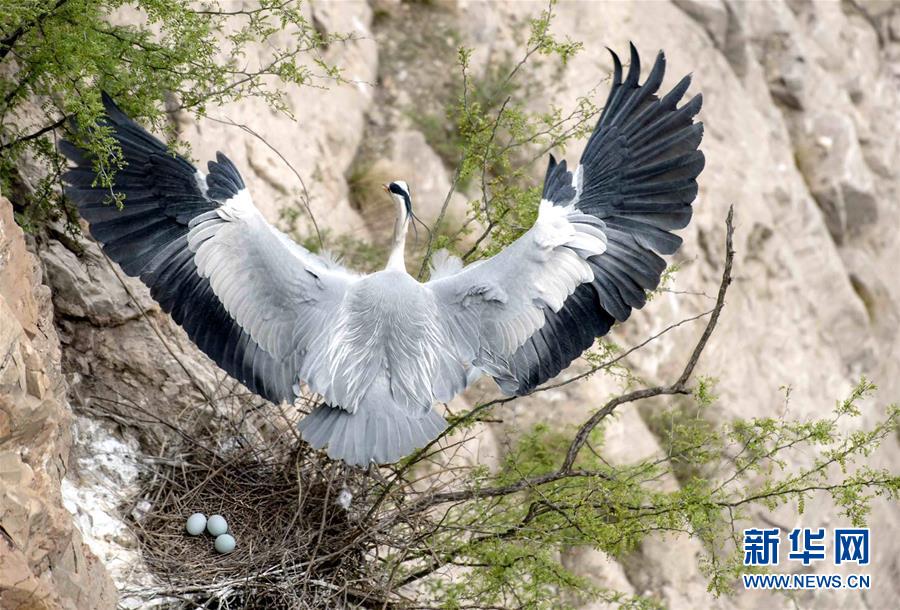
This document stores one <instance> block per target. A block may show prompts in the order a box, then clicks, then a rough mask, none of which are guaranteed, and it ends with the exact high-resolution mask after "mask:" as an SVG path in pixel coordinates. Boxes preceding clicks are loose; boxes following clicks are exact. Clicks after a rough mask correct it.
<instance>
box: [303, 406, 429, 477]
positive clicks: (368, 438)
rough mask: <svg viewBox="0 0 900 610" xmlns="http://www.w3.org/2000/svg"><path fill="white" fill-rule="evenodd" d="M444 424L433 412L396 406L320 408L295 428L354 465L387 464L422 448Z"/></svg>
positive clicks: (307, 440)
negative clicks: (353, 411)
mask: <svg viewBox="0 0 900 610" xmlns="http://www.w3.org/2000/svg"><path fill="white" fill-rule="evenodd" d="M446 427H447V422H446V421H445V420H444V418H443V417H441V416H440V415H439V414H438V413H437V412H436V411H435V410H434V409H429V410H428V412H427V413H421V412H418V413H412V412H410V411H409V409H403V408H401V407H398V406H396V405H378V406H375V405H370V406H368V408H367V406H365V405H360V407H359V409H358V410H357V411H356V412H355V413H350V412H349V411H345V410H344V409H341V408H339V407H332V406H330V405H324V404H323V405H321V406H319V407H317V408H316V409H315V410H314V411H313V412H312V413H310V414H309V415H307V416H306V417H305V418H303V421H301V422H300V424H299V426H298V428H299V430H300V434H301V436H302V437H303V440H305V441H306V442H307V443H309V444H310V445H311V446H312V447H313V448H315V449H323V448H326V447H327V452H328V456H329V457H331V458H332V459H335V460H338V459H339V460H344V461H345V462H346V463H348V464H351V465H354V466H367V465H368V464H369V463H371V462H375V463H376V464H390V463H392V462H396V461H397V460H399V459H400V458H402V457H404V456H406V455H409V454H410V453H412V452H413V451H414V450H415V449H418V448H420V447H424V446H425V445H427V444H428V443H429V442H430V441H432V440H433V439H434V438H436V437H437V435H438V434H440V433H441V431H442V430H444V428H446Z"/></svg>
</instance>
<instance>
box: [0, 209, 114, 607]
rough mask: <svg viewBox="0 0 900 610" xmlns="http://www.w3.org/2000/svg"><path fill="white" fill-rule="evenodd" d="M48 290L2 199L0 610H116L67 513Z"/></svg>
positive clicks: (65, 412)
mask: <svg viewBox="0 0 900 610" xmlns="http://www.w3.org/2000/svg"><path fill="white" fill-rule="evenodd" d="M59 356H60V351H59V343H58V340H57V338H56V330H55V329H54V326H53V312H52V307H51V305H50V290H49V289H48V288H47V286H45V285H44V284H43V282H42V281H41V272H40V267H39V265H38V262H37V260H36V259H35V258H34V257H33V256H32V255H31V254H29V253H28V251H27V250H26V248H25V240H24V236H23V235H22V232H21V230H20V229H19V227H18V226H16V224H15V222H14V220H13V214H12V206H11V205H10V203H9V201H8V200H6V199H5V198H3V197H0V608H3V609H4V610H5V609H7V608H8V609H10V610H15V609H17V608H28V609H31V608H34V609H36V610H37V609H47V610H50V609H63V608H65V609H67V610H81V609H82V608H97V609H103V608H114V607H115V605H116V599H117V597H118V596H117V594H116V591H115V588H114V587H113V583H112V581H111V580H110V578H109V576H108V575H107V574H106V570H105V569H104V567H103V565H102V564H101V563H100V562H99V561H97V558H96V557H95V556H94V555H93V554H92V553H91V551H90V550H89V549H88V548H87V546H85V544H84V543H83V542H82V538H81V534H80V532H79V530H78V528H76V527H75V526H74V524H73V520H72V515H71V514H69V512H68V511H66V509H65V508H63V499H62V494H61V483H62V481H63V480H64V478H65V477H66V475H67V472H68V470H69V467H70V459H69V452H70V450H71V448H72V415H71V411H70V409H69V406H68V404H67V399H66V393H65V390H66V388H65V384H64V383H63V380H62V378H61V376H60V369H59Z"/></svg>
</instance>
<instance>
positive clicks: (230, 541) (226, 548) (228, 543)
mask: <svg viewBox="0 0 900 610" xmlns="http://www.w3.org/2000/svg"><path fill="white" fill-rule="evenodd" d="M235 544H236V543H235V541H234V536H232V535H231V534H222V535H221V536H217V537H216V543H215V546H216V550H217V551H219V552H220V553H230V552H231V551H233V550H234V545H235Z"/></svg>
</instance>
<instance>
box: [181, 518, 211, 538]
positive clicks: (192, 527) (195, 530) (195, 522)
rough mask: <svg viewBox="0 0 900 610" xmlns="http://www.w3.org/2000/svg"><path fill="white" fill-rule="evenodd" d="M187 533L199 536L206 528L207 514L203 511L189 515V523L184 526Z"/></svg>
mask: <svg viewBox="0 0 900 610" xmlns="http://www.w3.org/2000/svg"><path fill="white" fill-rule="evenodd" d="M184 529H186V530H187V533H188V534H190V535H191V536H199V535H200V534H202V533H203V530H205V529H206V515H204V514H203V513H194V514H193V515H191V516H190V517H188V520H187V525H185V526H184Z"/></svg>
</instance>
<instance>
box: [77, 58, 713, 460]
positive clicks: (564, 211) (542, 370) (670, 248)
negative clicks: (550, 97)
mask: <svg viewBox="0 0 900 610" xmlns="http://www.w3.org/2000/svg"><path fill="white" fill-rule="evenodd" d="M613 60H614V64H615V72H614V75H613V86H612V89H611V91H610V95H609V99H608V101H607V104H606V106H605V107H604V110H603V113H602V114H601V117H600V120H599V122H598V124H597V127H596V129H595V130H594V133H593V135H592V136H591V138H590V140H589V141H588V143H587V145H586V147H585V150H584V153H583V154H582V157H581V162H580V164H579V165H578V166H577V167H576V168H575V170H574V171H570V170H569V169H568V167H567V165H566V162H565V161H563V162H561V163H557V162H556V160H555V159H554V158H553V157H552V156H551V157H550V163H549V165H548V168H547V173H546V176H545V179H544V189H543V193H542V199H541V203H540V207H539V214H538V218H537V220H536V222H535V223H534V225H533V226H532V227H531V228H530V229H529V230H528V231H527V232H525V233H524V234H523V235H522V236H521V237H520V238H518V239H517V240H516V241H514V242H513V243H512V244H510V245H509V246H507V247H506V248H505V249H504V250H502V251H501V252H499V253H498V254H496V255H495V256H493V257H491V258H489V259H485V260H481V261H478V262H476V263H473V264H469V265H466V266H464V265H463V264H462V262H461V261H460V260H459V259H456V258H453V257H451V256H449V255H447V254H446V253H439V254H438V255H437V256H436V257H435V259H436V261H435V262H434V264H433V269H432V273H431V278H430V279H429V280H428V281H427V282H420V281H418V280H417V279H415V278H413V277H412V276H410V275H409V273H407V271H406V265H405V261H404V245H405V239H406V233H407V230H408V227H409V223H410V220H411V219H412V218H413V217H414V216H413V204H412V195H411V192H410V188H409V186H408V185H407V184H406V183H405V182H402V181H396V182H392V183H391V184H390V185H385V189H386V190H387V191H388V193H389V194H390V196H391V198H392V200H393V201H394V203H395V206H396V222H395V228H394V239H393V248H392V251H391V255H390V257H389V259H388V263H387V266H386V268H385V269H384V270H382V271H379V272H377V273H373V274H370V275H362V274H358V273H355V272H353V271H351V270H348V269H346V268H344V267H343V266H341V265H340V264H338V263H337V262H335V261H334V260H332V259H331V258H329V257H327V256H321V255H316V254H313V253H312V252H309V251H308V250H306V249H305V248H302V247H301V246H299V245H298V244H296V243H294V242H293V241H292V240H291V239H290V238H288V237H287V236H286V235H284V234H283V233H281V232H279V231H278V230H277V229H275V228H274V227H272V226H271V225H269V224H268V223H267V222H266V221H265V219H264V218H263V217H262V215H261V214H260V213H259V211H258V210H257V209H256V207H255V206H254V205H253V202H252V198H251V196H250V193H249V192H248V190H247V188H246V187H245V185H244V182H243V180H242V178H241V176H240V173H239V172H238V171H237V168H236V167H235V166H234V165H233V164H232V163H231V161H229V160H228V159H227V158H226V157H225V156H224V155H222V154H221V153H219V154H217V157H216V161H212V162H210V163H209V164H208V171H207V172H206V173H204V172H201V171H199V170H197V169H196V168H195V167H194V166H193V165H192V164H190V163H189V162H188V161H187V160H185V159H184V158H182V157H180V156H177V155H172V154H171V153H170V152H169V151H168V150H167V149H166V147H165V145H163V144H162V143H161V142H160V141H159V140H157V139H156V138H154V137H153V136H151V135H150V134H148V133H147V132H146V131H145V130H144V129H142V128H141V127H140V126H139V125H137V124H136V123H134V122H133V121H131V119H129V118H128V117H127V116H125V115H124V113H122V112H121V111H120V110H119V109H118V108H117V107H116V106H115V104H114V103H113V102H112V100H110V99H109V98H107V97H106V96H104V104H105V106H106V117H105V119H104V121H103V122H102V124H103V125H105V126H107V127H109V128H110V132H111V134H112V136H113V137H114V138H115V139H116V140H117V141H118V143H119V145H120V147H121V149H122V155H123V158H124V161H125V162H126V163H127V165H126V166H125V167H124V168H122V169H121V170H120V171H118V172H117V173H116V175H115V184H114V190H116V191H118V192H120V193H122V194H124V195H125V204H124V208H123V209H121V210H119V209H117V208H116V207H115V206H109V205H106V198H107V195H108V192H109V191H108V189H105V188H102V187H99V186H97V176H96V173H95V171H94V167H93V164H92V160H91V158H90V157H89V156H88V155H87V154H86V153H85V152H84V151H82V150H80V149H79V148H78V147H77V146H75V145H73V144H71V143H69V142H65V141H64V142H63V143H62V144H61V145H60V147H61V150H62V151H63V152H64V153H65V154H66V155H67V156H68V157H69V158H70V159H71V160H72V161H74V163H75V167H74V168H72V169H71V170H69V171H68V172H67V173H66V174H65V175H64V180H65V182H66V183H67V187H66V193H67V195H68V196H69V197H70V198H71V199H72V200H73V201H74V202H75V203H76V204H77V205H78V208H79V211H80V213H81V214H82V216H83V217H84V218H85V219H86V220H87V221H88V222H89V224H90V230H91V234H92V235H93V236H94V238H96V239H97V240H98V241H100V242H101V243H102V244H103V248H104V251H105V252H106V253H107V254H108V255H109V256H110V257H111V258H112V259H113V260H115V261H116V262H118V263H119V265H121V267H122V269H123V270H124V271H125V272H126V273H127V274H129V275H132V276H137V277H140V279H141V280H142V281H143V282H144V283H145V284H146V285H147V286H148V287H149V288H150V294H151V296H152V297H153V298H154V299H156V300H157V301H158V302H159V304H160V306H161V308H162V309H163V310H164V311H166V312H168V313H169V314H170V315H171V316H172V318H173V319H174V320H175V322H177V323H178V324H180V325H181V326H182V327H183V328H184V329H185V331H186V332H187V333H188V336H189V337H190V338H191V339H192V340H193V341H194V342H195V343H196V344H197V345H198V347H200V349H201V350H203V351H204V352H205V353H206V354H207V355H209V356H210V357H211V358H213V360H215V362H216V363H217V364H218V365H219V366H221V367H222V368H223V369H224V370H225V371H226V372H228V373H229V374H230V375H232V376H233V377H235V378H236V379H238V380H239V381H241V382H242V383H243V384H245V385H246V386H247V387H248V388H249V389H250V390H251V391H253V392H255V393H257V394H259V395H260V396H262V397H264V398H266V399H268V400H271V401H273V402H282V401H292V400H293V399H294V398H295V397H296V396H297V394H298V393H299V392H300V387H301V386H302V385H306V386H307V387H308V389H309V390H311V391H312V392H315V393H317V394H320V395H321V396H322V397H323V399H324V403H323V404H322V405H321V406H320V407H318V408H316V409H315V410H314V411H313V412H312V413H311V414H309V415H308V416H306V417H305V418H304V419H303V420H302V421H301V423H300V430H301V432H302V436H303V438H304V439H305V440H306V441H307V442H308V443H310V444H311V445H312V446H313V447H315V448H322V449H326V450H327V451H328V453H329V455H330V456H332V457H334V458H339V459H343V460H345V461H346V462H348V463H350V464H356V465H365V464H369V463H371V462H376V463H386V462H393V461H396V460H397V459H399V458H401V457H403V456H404V455H407V454H408V453H410V452H411V451H412V450H413V449H415V448H417V447H422V446H424V445H425V444H427V443H428V442H429V441H430V440H432V439H434V438H435V437H436V436H437V435H438V434H439V433H440V431H441V430H443V429H444V428H445V426H446V422H445V421H444V419H443V418H442V417H441V416H440V415H439V414H438V413H437V412H436V411H435V409H434V405H435V404H436V403H439V402H447V401H449V400H451V399H452V398H453V397H454V396H456V395H457V394H459V393H460V392H462V391H463V390H464V389H465V388H466V387H467V385H468V384H469V383H470V382H471V381H472V380H473V379H474V378H477V377H478V376H480V375H488V376H490V377H492V378H493V379H494V380H495V381H496V382H497V383H498V385H499V386H500V389H501V390H502V391H503V392H505V393H507V394H509V395H521V394H525V393H528V392H530V391H531V390H533V389H534V388H535V387H536V386H538V385H539V384H541V383H543V382H544V381H546V380H547V379H550V378H552V377H553V376H555V375H556V374H558V373H559V372H560V371H561V370H562V369H563V368H565V367H566V366H568V365H569V363H571V362H572V360H574V359H575V358H577V357H578V356H579V355H581V353H582V352H583V351H584V350H585V349H587V348H588V347H589V346H590V345H591V344H592V343H593V342H594V340H595V339H596V337H598V336H602V335H604V334H605V333H606V332H608V331H609V329H610V327H611V326H612V325H613V323H614V322H616V321H623V320H625V319H627V318H628V316H629V315H630V312H631V310H632V309H634V308H640V307H642V306H643V305H644V303H645V302H646V291H647V290H651V289H653V288H655V287H656V286H657V285H658V283H659V279H660V275H661V273H662V272H663V270H664V269H665V261H664V260H663V259H662V258H661V256H660V254H672V253H673V252H675V250H677V248H678V247H679V246H680V244H681V240H680V238H679V237H677V236H676V235H674V234H673V233H672V232H671V231H673V230H677V229H680V228H683V227H684V226H686V225H687V224H688V222H689V221H690V218H691V203H692V202H693V200H694V198H695V196H696V194H697V182H696V178H697V176H698V175H699V173H700V171H701V170H702V168H703V165H704V158H703V154H702V152H700V151H699V150H698V149H697V148H698V146H699V144H700V140H701V138H702V133H703V132H702V124H700V123H695V122H694V121H693V117H694V116H695V115H696V114H697V112H698V111H699V109H700V105H701V98H700V96H699V95H698V96H696V97H694V98H692V99H691V100H689V101H688V102H687V103H685V104H683V105H681V106H678V102H679V101H680V100H681V98H682V97H683V95H684V93H685V92H686V90H687V87H688V84H689V83H690V78H689V77H685V78H684V79H682V80H681V81H680V82H679V83H678V84H677V85H675V87H674V88H673V89H672V91H670V92H669V93H668V94H666V95H665V96H663V97H661V98H660V97H657V95H656V91H657V89H658V88H659V86H660V84H661V82H662V78H663V74H664V71H665V59H664V57H663V55H662V53H660V54H659V55H658V56H657V59H656V61H655V63H654V65H653V68H652V70H651V72H650V74H649V76H648V77H647V80H646V81H645V82H644V83H643V84H640V83H639V82H638V80H639V75H640V59H639V57H638V54H637V51H636V50H635V48H634V47H633V46H632V47H631V63H630V67H629V70H628V74H627V76H625V78H624V80H623V71H622V66H621V63H620V62H619V59H618V57H616V56H615V54H613ZM76 129H77V126H76Z"/></svg>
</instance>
